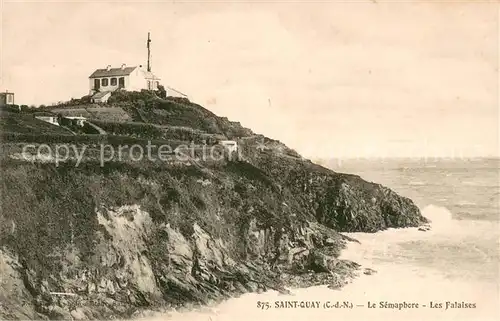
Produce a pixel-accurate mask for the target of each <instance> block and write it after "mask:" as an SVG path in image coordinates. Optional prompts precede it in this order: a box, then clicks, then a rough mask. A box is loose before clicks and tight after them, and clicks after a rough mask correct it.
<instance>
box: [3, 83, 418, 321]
mask: <svg viewBox="0 0 500 321" xmlns="http://www.w3.org/2000/svg"><path fill="white" fill-rule="evenodd" d="M110 105H111V106H110V107H109V108H111V107H112V108H114V109H113V110H118V109H119V110H121V112H123V111H124V112H125V113H127V115H128V116H129V120H128V121H124V122H114V121H113V120H112V119H116V117H114V118H113V117H110V118H109V119H106V118H105V117H103V114H98V112H97V111H98V110H99V109H97V108H96V107H95V106H91V107H82V106H71V105H65V106H55V107H54V108H59V110H61V109H63V111H65V110H66V109H68V110H69V109H71V108H80V109H84V108H93V109H92V112H93V113H94V114H93V115H94V116H93V117H95V118H91V119H90V121H93V122H95V123H96V124H98V125H99V126H100V127H101V128H105V130H106V131H109V133H108V135H86V134H79V135H66V134H62V133H60V132H57V131H56V130H49V129H46V128H48V127H46V124H44V123H42V122H38V120H33V119H30V118H29V117H32V116H30V115H29V114H28V113H24V112H21V113H18V114H16V113H12V112H3V113H2V114H0V119H1V124H2V126H3V128H2V149H3V152H4V153H3V155H2V158H1V161H2V162H1V168H0V170H1V177H2V179H1V182H0V183H1V187H0V191H1V192H2V195H1V200H2V202H1V215H0V264H1V269H0V270H1V271H2V275H3V276H4V277H3V278H2V282H1V283H0V298H1V301H0V302H5V304H2V305H0V317H1V318H2V319H27V318H28V319H34V318H37V319H38V318H51V319H94V318H110V317H113V316H130V315H131V314H133V313H134V311H136V310H137V309H142V308H153V307H160V306H161V307H165V306H176V305H179V304H186V303H188V302H195V303H208V302H209V301H211V300H218V299H223V298H226V297H229V296H232V295H237V294H240V293H245V292H249V291H264V290H267V289H277V290H280V291H286V290H285V287H286V286H290V285H293V286H307V285H313V284H321V283H323V284H324V283H328V284H331V285H332V286H333V287H341V286H342V285H343V284H344V282H346V280H347V279H349V278H350V277H353V275H354V272H355V270H356V268H357V267H358V266H357V264H355V263H354V262H346V261H343V260H339V258H338V257H339V254H340V251H341V249H342V248H343V247H344V244H345V242H346V241H347V238H346V237H344V236H342V235H341V234H340V233H339V232H343V231H365V232H375V231H378V230H381V229H385V228H388V227H406V226H418V225H419V224H421V223H423V222H424V221H425V219H424V218H423V217H422V216H421V214H420V212H419V210H418V208H417V207H416V206H415V205H414V204H413V203H412V201H411V200H409V199H406V198H404V197H401V196H399V195H397V194H395V193H394V192H392V191H391V190H389V189H388V188H386V187H383V186H380V185H378V184H374V183H369V182H366V181H364V180H362V179H361V178H360V177H358V176H354V175H347V174H340V173H335V172H332V171H330V170H328V169H326V168H323V167H321V166H319V165H316V164H313V163H311V162H310V161H308V160H304V159H303V158H301V157H300V155H298V154H297V153H296V152H295V151H293V150H291V149H289V148H288V147H286V146H285V145H283V144H281V143H280V142H278V141H275V140H272V139H269V138H266V137H264V136H261V135H256V134H254V133H252V132H251V131H250V130H248V129H245V128H243V127H241V126H240V125H239V124H238V123H235V122H230V121H229V120H227V119H224V118H220V117H217V116H216V115H214V114H213V113H211V112H209V111H208V110H206V109H204V108H202V107H201V106H198V105H196V104H193V103H191V102H189V101H187V100H183V99H172V98H167V99H161V98H158V97H156V96H155V95H152V94H150V93H120V94H118V95H114V97H113V100H112V101H111V102H110ZM96 110H97V111H96ZM103 113H104V111H103ZM108 114H109V111H108ZM103 118H104V119H103ZM13 120H16V121H13ZM33 123H35V124H36V125H37V126H38V127H37V129H36V130H38V132H36V133H37V134H36V135H32V134H29V133H27V131H26V130H24V128H25V126H27V125H28V124H33ZM24 124H26V125H24ZM54 127H55V126H54ZM210 138H212V139H214V140H215V141H217V139H221V138H222V139H237V140H238V144H239V148H240V151H241V153H242V158H241V159H236V160H228V159H221V160H219V161H216V162H208V161H207V162H204V161H203V160H199V159H198V160H197V159H190V160H187V161H184V162H175V163H169V162H154V161H148V160H141V161H135V162H131V161H110V162H107V163H106V164H105V165H104V166H100V163H99V160H98V159H97V158H93V157H88V158H87V159H85V161H83V162H82V163H80V164H79V165H78V166H75V165H76V163H75V161H74V160H71V159H70V160H68V161H66V162H63V163H60V164H54V163H52V162H45V163H43V162H28V161H25V160H23V159H19V157H11V156H12V155H14V154H16V153H17V154H18V153H19V148H20V146H21V145H22V144H24V143H31V144H35V143H36V144H41V143H47V144H49V145H50V144H57V143H60V142H66V143H73V144H76V145H79V146H83V145H86V144H94V145H95V144H99V143H101V142H108V143H109V142H113V144H121V143H124V142H126V143H129V144H135V143H141V144H144V143H145V142H146V141H147V140H150V139H154V140H155V141H156V142H157V143H165V144H167V143H169V144H172V143H174V144H180V143H189V142H192V141H195V142H199V140H206V139H208V140H209V139H210Z"/></svg>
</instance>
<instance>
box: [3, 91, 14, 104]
mask: <svg viewBox="0 0 500 321" xmlns="http://www.w3.org/2000/svg"><path fill="white" fill-rule="evenodd" d="M6 105H14V93H10V92H8V91H6V92H3V93H0V106H6Z"/></svg>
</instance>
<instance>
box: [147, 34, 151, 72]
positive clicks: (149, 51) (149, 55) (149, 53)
mask: <svg viewBox="0 0 500 321" xmlns="http://www.w3.org/2000/svg"><path fill="white" fill-rule="evenodd" d="M150 44H151V38H149V32H148V42H147V47H148V68H147V70H148V71H151V45H150Z"/></svg>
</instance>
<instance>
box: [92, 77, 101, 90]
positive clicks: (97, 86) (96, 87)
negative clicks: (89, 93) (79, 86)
mask: <svg viewBox="0 0 500 321" xmlns="http://www.w3.org/2000/svg"><path fill="white" fill-rule="evenodd" d="M99 87H101V81H100V80H99V79H94V89H99Z"/></svg>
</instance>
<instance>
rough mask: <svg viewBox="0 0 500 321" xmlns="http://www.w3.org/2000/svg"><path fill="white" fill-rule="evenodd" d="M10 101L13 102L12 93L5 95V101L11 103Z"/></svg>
mask: <svg viewBox="0 0 500 321" xmlns="http://www.w3.org/2000/svg"><path fill="white" fill-rule="evenodd" d="M12 102H13V99H12V95H7V103H12Z"/></svg>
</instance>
